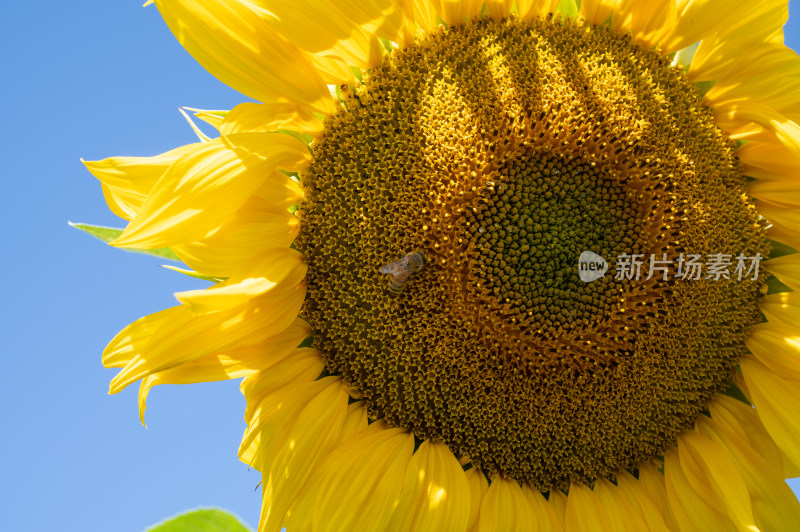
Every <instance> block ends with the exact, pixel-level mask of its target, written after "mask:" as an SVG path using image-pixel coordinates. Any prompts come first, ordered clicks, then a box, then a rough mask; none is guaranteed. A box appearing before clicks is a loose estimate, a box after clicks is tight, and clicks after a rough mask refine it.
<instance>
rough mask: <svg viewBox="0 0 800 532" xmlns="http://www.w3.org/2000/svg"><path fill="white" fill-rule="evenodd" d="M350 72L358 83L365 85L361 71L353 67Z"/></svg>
mask: <svg viewBox="0 0 800 532" xmlns="http://www.w3.org/2000/svg"><path fill="white" fill-rule="evenodd" d="M385 46H386V45H384V47H385ZM389 51H390V52H391V50H389ZM350 70H352V71H353V77H354V78H356V79H357V80H358V82H359V83H361V84H362V85H363V84H364V78H363V77H362V75H361V69H360V68H358V67H354V66H351V67H350Z"/></svg>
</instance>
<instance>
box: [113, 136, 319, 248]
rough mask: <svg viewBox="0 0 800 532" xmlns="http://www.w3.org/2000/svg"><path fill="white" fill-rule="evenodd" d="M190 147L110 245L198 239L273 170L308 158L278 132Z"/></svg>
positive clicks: (168, 243) (298, 144)
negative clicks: (188, 151) (189, 151)
mask: <svg viewBox="0 0 800 532" xmlns="http://www.w3.org/2000/svg"><path fill="white" fill-rule="evenodd" d="M196 146H197V147H196V149H194V150H193V151H192V152H191V153H190V154H188V155H185V156H183V157H181V158H180V159H178V160H177V161H175V163H174V164H173V165H172V166H170V167H169V169H168V170H167V171H166V173H164V175H163V176H162V177H161V179H160V180H159V181H158V183H156V185H155V187H154V189H153V191H152V192H151V194H150V195H149V196H148V197H147V199H146V200H145V202H144V204H143V205H142V207H141V209H140V210H139V212H138V213H137V215H136V217H135V218H134V219H133V221H132V222H131V223H130V224H129V225H128V227H127V228H126V229H125V231H124V232H123V234H122V235H121V236H120V237H119V238H118V239H116V240H115V241H113V242H112V245H115V246H125V247H137V248H142V249H153V248H159V247H165V246H171V245H174V244H184V243H189V242H195V241H198V240H202V239H203V238H206V237H208V236H210V235H211V234H212V233H213V231H215V230H217V229H218V228H219V227H220V226H221V225H222V224H223V223H224V222H225V220H226V219H228V218H229V217H231V216H232V215H233V213H235V212H236V210H238V209H239V208H240V207H241V206H242V205H243V204H244V203H245V202H246V201H247V200H248V199H249V198H250V197H251V196H252V195H253V194H254V193H255V192H256V190H257V189H259V188H260V187H261V186H262V185H263V184H264V182H265V181H266V180H267V179H268V178H270V177H273V176H274V175H275V174H274V171H275V170H276V169H278V168H282V169H300V168H301V167H302V165H304V164H305V163H306V162H307V161H308V158H309V153H308V150H307V148H306V146H305V145H304V144H303V143H302V142H300V141H299V140H297V139H295V138H294V137H291V136H289V135H281V134H278V133H239V134H235V135H230V136H229V137H223V138H221V139H215V140H212V141H209V142H204V143H202V144H199V145H196ZM273 178H274V177H273ZM286 179H288V178H286Z"/></svg>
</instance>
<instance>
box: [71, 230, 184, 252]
mask: <svg viewBox="0 0 800 532" xmlns="http://www.w3.org/2000/svg"><path fill="white" fill-rule="evenodd" d="M68 223H69V225H71V226H72V227H74V228H75V229H80V230H81V231H83V232H85V233H89V234H90V235H92V236H93V237H95V238H97V239H100V240H102V241H103V242H105V243H109V242H111V241H112V240H114V239H115V238H117V237H118V236H119V235H121V234H122V231H123V230H122V229H118V228H116V227H104V226H102V225H89V224H74V223H72V222H68ZM121 249H124V250H127V251H133V252H134V253H144V254H145V255H155V256H156V257H161V258H162V259H168V260H174V261H177V262H181V259H180V258H179V257H178V256H177V255H176V254H175V253H174V252H173V251H172V250H171V249H169V248H160V249H136V248H121Z"/></svg>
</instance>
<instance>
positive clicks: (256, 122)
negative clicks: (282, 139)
mask: <svg viewBox="0 0 800 532" xmlns="http://www.w3.org/2000/svg"><path fill="white" fill-rule="evenodd" d="M279 129H289V130H292V131H298V132H301V133H308V134H311V135H317V134H319V133H320V132H321V131H322V121H320V120H319V119H317V117H315V116H314V114H313V113H311V112H309V111H308V109H307V108H304V107H302V106H299V105H297V104H295V103H292V102H273V103H250V102H248V103H240V104H239V105H237V106H236V107H234V108H233V109H232V110H231V112H230V113H228V116H226V117H225V120H223V122H222V125H221V126H220V133H221V134H223V135H230V134H231V133H245V132H256V131H262V132H269V131H277V130H279Z"/></svg>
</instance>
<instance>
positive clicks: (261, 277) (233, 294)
mask: <svg viewBox="0 0 800 532" xmlns="http://www.w3.org/2000/svg"><path fill="white" fill-rule="evenodd" d="M307 269H308V267H307V266H306V264H305V263H304V262H303V255H302V254H301V253H299V252H298V251H295V250H293V249H288V248H286V249H280V248H278V249H271V250H269V251H268V252H265V253H264V254H262V256H261V257H260V260H259V261H258V263H257V264H256V265H255V266H253V267H252V268H251V269H250V270H249V271H247V272H246V273H242V274H240V275H238V276H236V277H232V278H231V279H228V280H227V281H225V282H222V283H219V284H217V285H215V286H212V287H210V288H207V289H205V290H189V291H186V292H178V293H177V294H175V297H177V298H178V301H180V302H181V303H184V304H186V305H189V306H190V307H191V308H192V310H193V311H194V312H196V313H205V312H219V311H221V310H226V309H229V308H231V307H235V306H237V305H243V304H245V303H247V302H249V300H250V299H251V298H254V297H256V296H260V295H262V294H265V293H267V292H269V291H270V290H272V289H274V288H275V287H277V286H278V285H279V284H280V283H281V282H283V281H284V280H286V282H287V283H293V284H295V285H297V283H298V282H299V280H301V279H302V278H303V277H305V273H306V270H307ZM290 274H291V275H290ZM287 277H288V278H289V279H287Z"/></svg>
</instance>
